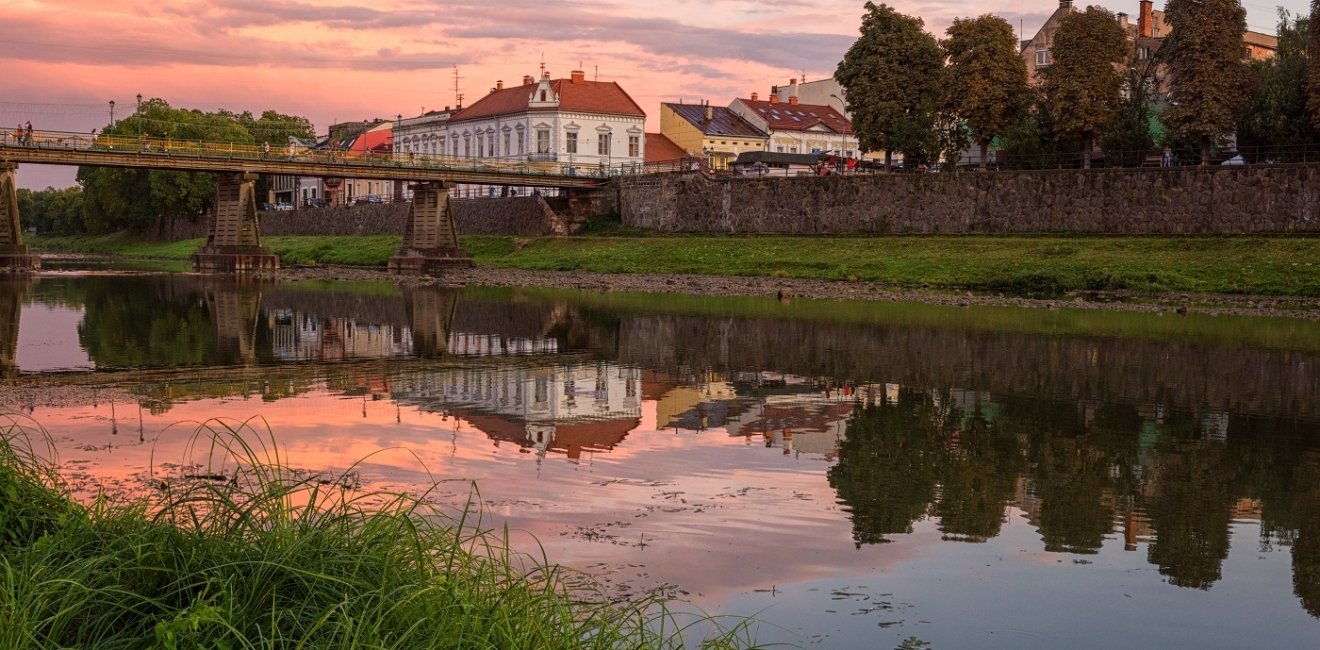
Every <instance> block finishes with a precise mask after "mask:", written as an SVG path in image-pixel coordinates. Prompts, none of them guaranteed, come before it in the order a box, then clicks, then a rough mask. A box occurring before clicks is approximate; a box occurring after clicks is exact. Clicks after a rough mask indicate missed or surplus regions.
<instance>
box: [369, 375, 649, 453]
mask: <svg viewBox="0 0 1320 650" xmlns="http://www.w3.org/2000/svg"><path fill="white" fill-rule="evenodd" d="M394 397H395V399H396V400H399V401H401V402H404V403H414V404H417V405H419V406H420V407H421V408H422V409H425V410H431V411H444V412H448V413H452V414H455V415H457V416H459V417H461V418H463V419H465V420H467V421H469V422H471V423H472V424H473V426H476V427H477V428H478V429H480V430H481V431H482V432H484V433H486V434H487V435H489V436H491V437H492V438H495V439H496V440H507V441H510V442H514V443H516V444H518V445H521V446H525V447H531V448H534V449H536V450H537V451H538V452H542V453H544V452H546V451H549V450H558V451H563V452H565V453H567V454H568V456H569V457H570V458H576V457H578V456H579V455H580V454H581V452H582V451H583V450H604V449H610V448H612V447H613V446H614V445H616V444H618V443H619V442H620V441H622V440H623V437H624V436H625V435H627V433H628V432H630V431H632V430H633V429H634V428H635V427H636V426H637V425H638V424H639V423H640V422H641V413H642V401H641V370H640V369H638V368H632V367H627V366H619V365H615V364H610V363H590V364H583V365H572V364H571V365H558V366H543V367H527V366H523V367H509V368H464V369H457V370H450V371H445V372H438V373H427V374H425V375H417V376H412V377H407V378H403V379H401V380H400V381H399V382H397V383H396V384H395V393H394Z"/></svg>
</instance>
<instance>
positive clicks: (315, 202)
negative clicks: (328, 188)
mask: <svg viewBox="0 0 1320 650" xmlns="http://www.w3.org/2000/svg"><path fill="white" fill-rule="evenodd" d="M303 205H304V206H306V207H309V208H324V207H326V206H328V205H330V204H329V203H327V202H326V200H325V199H303Z"/></svg>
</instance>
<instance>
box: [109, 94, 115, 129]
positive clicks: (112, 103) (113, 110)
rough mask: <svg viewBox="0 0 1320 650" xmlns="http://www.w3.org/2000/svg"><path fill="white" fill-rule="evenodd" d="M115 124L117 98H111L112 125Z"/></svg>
mask: <svg viewBox="0 0 1320 650" xmlns="http://www.w3.org/2000/svg"><path fill="white" fill-rule="evenodd" d="M114 124H115V100H113V99H112V100H110V126H114Z"/></svg>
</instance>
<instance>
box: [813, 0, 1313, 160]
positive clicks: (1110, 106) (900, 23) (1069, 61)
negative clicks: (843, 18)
mask: <svg viewBox="0 0 1320 650" xmlns="http://www.w3.org/2000/svg"><path fill="white" fill-rule="evenodd" d="M865 8H866V13H865V15H863V17H862V24H861V28H860V32H861V35H860V37H859V38H858V39H857V41H856V42H854V43H853V45H852V47H851V48H849V50H848V52H847V53H846V55H845V56H844V58H843V61H842V62H840V63H839V66H838V68H837V70H836V71H835V74H834V77H835V79H836V80H837V81H838V82H839V83H840V85H841V86H843V88H844V93H845V96H846V100H847V105H848V108H849V110H850V111H851V113H852V118H853V127H854V130H855V132H856V134H857V137H858V140H859V144H860V148H861V149H862V150H864V151H876V152H884V154H885V162H886V166H889V165H890V164H891V163H892V161H893V156H894V154H895V153H899V154H902V155H903V157H904V160H905V161H912V162H914V163H923V162H933V161H939V160H943V161H946V162H949V163H951V164H950V166H952V164H953V163H956V162H957V160H958V159H959V157H960V156H961V152H962V151H963V150H964V149H967V148H968V147H969V146H971V145H976V146H978V147H979V149H980V154H981V156H980V162H981V164H982V165H983V166H984V165H985V164H986V162H987V160H988V156H987V154H988V150H989V148H990V146H991V144H992V143H997V144H998V147H997V148H998V151H999V153H1000V155H1001V156H1002V157H1001V159H1000V160H999V162H1000V163H1002V164H1009V165H1012V166H1016V167H1031V166H1035V165H1037V164H1040V161H1043V160H1054V161H1058V160H1060V159H1063V158H1068V159H1071V160H1075V161H1077V163H1078V164H1080V165H1081V166H1083V167H1090V166H1091V164H1092V157H1093V154H1094V153H1095V152H1097V151H1099V152H1103V153H1104V160H1105V164H1107V165H1121V166H1132V165H1141V164H1143V163H1145V162H1146V161H1147V159H1148V155H1149V154H1153V153H1156V148H1157V147H1158V148H1161V149H1162V148H1164V147H1168V148H1169V150H1170V151H1172V152H1177V155H1178V156H1179V159H1178V161H1177V162H1179V163H1180V164H1190V163H1196V162H1199V163H1201V164H1206V163H1208V162H1209V161H1210V160H1211V156H1212V152H1213V151H1214V150H1215V149H1216V148H1218V147H1219V146H1220V145H1222V144H1224V143H1226V142H1227V141H1228V138H1229V137H1230V136H1235V137H1236V144H1237V148H1238V149H1239V150H1240V151H1242V152H1243V153H1244V155H1247V154H1248V152H1258V151H1260V152H1265V151H1268V153H1262V154H1260V155H1261V156H1262V157H1263V158H1264V157H1268V160H1269V161H1271V162H1290V161H1292V159H1294V158H1298V157H1299V155H1300V153H1301V148H1302V147H1304V146H1306V145H1316V144H1320V62H1317V61H1315V60H1313V59H1312V57H1311V56H1310V52H1311V51H1313V50H1316V51H1320V44H1318V43H1317V42H1316V41H1317V39H1320V30H1316V33H1315V34H1312V33H1311V30H1310V24H1311V23H1312V22H1313V20H1312V19H1314V18H1315V16H1316V14H1317V13H1320V2H1313V4H1312V11H1311V16H1309V17H1302V16H1292V15H1290V14H1288V13H1287V12H1285V11H1283V10H1280V16H1279V27H1278V35H1279V46H1278V50H1277V53H1276V55H1275V56H1274V57H1272V58H1270V59H1268V60H1260V61H1250V62H1249V61H1248V57H1247V49H1246V46H1245V44H1244V43H1243V34H1244V33H1245V32H1246V10H1245V9H1243V8H1242V6H1241V4H1239V3H1238V2H1237V1H1236V0H1169V1H1168V3H1167V5H1166V7H1165V20H1166V22H1167V23H1168V25H1169V26H1170V31H1171V34H1170V35H1169V36H1168V37H1166V38H1164V39H1163V40H1162V41H1160V42H1158V47H1151V45H1152V43H1150V42H1145V43H1143V42H1142V41H1141V40H1130V39H1129V38H1128V35H1127V34H1126V33H1125V31H1124V28H1123V26H1122V25H1120V24H1119V22H1118V20H1117V18H1116V17H1115V15H1114V14H1112V13H1110V12H1109V11H1108V10H1106V9H1103V8H1101V7H1095V6H1092V7H1087V8H1086V9H1085V10H1080V11H1074V12H1072V13H1070V14H1069V15H1067V16H1066V17H1065V18H1064V19H1063V20H1062V22H1061V23H1060V25H1059V27H1058V30H1057V32H1056V33H1055V36H1054V43H1053V46H1052V48H1051V50H1050V56H1051V58H1052V61H1050V62H1049V64H1048V65H1047V66H1043V67H1041V68H1040V69H1039V70H1038V71H1037V75H1038V83H1037V84H1036V85H1034V86H1033V85H1032V84H1030V83H1029V81H1028V76H1027V67H1026V62H1025V61H1024V60H1023V58H1022V54H1021V46H1020V44H1019V41H1018V39H1017V37H1016V35H1015V34H1014V32H1013V28H1012V26H1011V25H1009V24H1008V22H1007V21H1005V20H1004V19H1003V18H1000V17H998V16H993V15H983V16H979V17H976V18H959V19H956V20H954V21H953V24H952V25H951V26H950V27H949V28H948V30H947V31H946V32H945V38H944V39H938V40H937V39H936V38H935V37H934V36H932V35H930V34H928V33H926V32H925V30H924V28H923V27H924V25H923V22H922V20H921V19H920V18H918V17H914V16H909V15H905V14H902V13H899V12H898V11H896V10H895V9H893V8H891V7H889V6H888V5H884V4H880V5H876V4H875V3H872V2H867V3H866V5H865ZM1152 117H1156V118H1158V121H1159V122H1160V123H1161V124H1162V125H1163V126H1164V127H1165V130H1164V132H1163V133H1162V134H1160V135H1159V138H1158V140H1159V141H1156V140H1157V138H1156V136H1155V135H1154V134H1152V127H1151V123H1152ZM1251 155H1253V156H1254V155H1255V154H1254V153H1252V154H1251Z"/></svg>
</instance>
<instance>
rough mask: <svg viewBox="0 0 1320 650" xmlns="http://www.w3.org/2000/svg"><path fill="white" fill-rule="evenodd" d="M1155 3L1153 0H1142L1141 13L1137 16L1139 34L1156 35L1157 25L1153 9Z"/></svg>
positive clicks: (1146, 36)
mask: <svg viewBox="0 0 1320 650" xmlns="http://www.w3.org/2000/svg"><path fill="white" fill-rule="evenodd" d="M1154 8H1155V3H1154V2H1152V1H1151V0H1141V14H1140V15H1138V16H1137V34H1138V35H1140V36H1144V37H1145V38H1150V37H1152V36H1154V35H1155V31H1154V30H1155V25H1153V24H1152V23H1153V22H1154V16H1153V11H1154Z"/></svg>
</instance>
